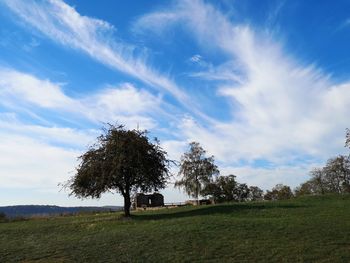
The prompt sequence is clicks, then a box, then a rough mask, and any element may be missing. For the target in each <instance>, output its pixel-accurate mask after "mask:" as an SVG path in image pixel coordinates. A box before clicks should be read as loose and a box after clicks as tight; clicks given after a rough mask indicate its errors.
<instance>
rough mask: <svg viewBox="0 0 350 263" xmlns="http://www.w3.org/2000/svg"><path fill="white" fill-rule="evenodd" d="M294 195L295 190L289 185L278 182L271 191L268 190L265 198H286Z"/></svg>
mask: <svg viewBox="0 0 350 263" xmlns="http://www.w3.org/2000/svg"><path fill="white" fill-rule="evenodd" d="M292 197H293V192H292V190H291V189H290V187H289V186H288V185H283V184H276V186H275V187H273V188H272V190H271V191H266V194H265V195H264V199H265V200H285V199H290V198H292Z"/></svg>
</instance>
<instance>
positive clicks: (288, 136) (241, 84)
mask: <svg viewBox="0 0 350 263" xmlns="http://www.w3.org/2000/svg"><path fill="white" fill-rule="evenodd" d="M169 10H170V11H169ZM167 17H171V20H169V19H167ZM163 18H164V20H165V21H162V19H163ZM154 24H157V25H158V26H156V27H153V25H154ZM180 24H181V28H186V29H187V30H189V31H190V32H191V35H192V36H193V37H194V38H195V40H196V41H197V42H198V44H199V45H201V46H202V49H203V51H205V50H206V49H212V50H219V51H220V52H222V53H225V54H226V57H227V61H226V62H225V63H224V64H222V65H220V66H219V67H217V68H215V67H212V68H209V70H208V71H204V72H199V73H197V74H196V73H193V74H192V75H193V76H196V77H203V78H204V79H209V80H214V79H215V78H213V75H215V73H216V72H222V71H221V69H222V68H224V69H225V74H222V75H219V77H217V78H216V79H215V80H225V83H224V84H222V82H221V83H220V82H219V83H218V82H216V83H214V84H213V85H215V84H216V88H217V90H218V93H219V94H220V95H221V96H223V97H224V98H226V99H228V101H229V102H230V103H231V107H232V112H231V116H232V120H231V121H227V122H220V121H216V122H214V123H212V124H210V125H206V124H203V123H198V122H196V121H195V119H193V118H185V119H184V120H183V123H182V125H181V128H182V131H183V134H184V136H185V137H186V138H187V140H196V141H199V142H201V144H202V145H203V146H204V148H206V149H208V152H209V153H210V154H214V155H215V156H216V157H217V159H218V160H220V161H222V162H224V164H226V165H228V164H236V165H237V166H239V162H240V161H241V160H245V161H248V162H253V161H254V160H256V159H266V160H269V161H271V162H273V163H274V164H276V165H280V166H281V167H282V166H283V167H286V168H285V171H286V170H288V169H289V170H290V171H291V172H290V173H289V174H290V176H292V174H293V173H292V171H293V169H292V168H291V167H289V166H286V165H285V164H287V163H290V162H299V163H300V162H302V161H301V160H300V159H301V158H306V157H305V156H307V157H308V158H311V159H314V160H316V161H318V160H325V159H326V158H328V157H329V156H331V155H333V154H336V153H339V152H341V151H342V150H343V145H344V130H345V128H346V127H347V126H349V119H348V116H349V114H350V108H349V107H348V102H349V101H350V83H343V84H337V83H335V82H334V81H333V80H332V78H331V76H329V75H328V74H326V73H324V72H322V70H320V69H318V68H317V66H314V65H306V64H304V63H302V62H300V61H298V60H297V59H296V58H294V57H293V56H291V55H289V54H288V53H287V52H286V51H285V50H284V49H283V46H282V44H281V43H279V42H278V41H276V40H275V39H276V38H275V37H274V36H273V35H271V34H270V33H269V31H268V30H266V31H263V32H262V31H259V32H258V31H255V30H254V28H253V27H252V26H248V25H243V24H238V23H236V24H235V23H232V22H231V21H230V20H229V19H228V18H227V17H226V16H225V15H224V14H222V13H221V12H220V11H218V10H216V9H215V8H214V7H213V6H211V5H209V4H205V3H204V2H203V1H177V2H175V3H174V5H173V6H172V8H168V9H167V10H166V11H163V12H162V11H156V12H154V13H150V14H146V15H145V16H143V17H141V18H140V19H139V21H138V22H136V24H135V26H137V27H138V30H142V29H144V30H148V31H149V30H154V31H157V32H156V33H159V32H165V31H166V29H167V28H168V27H170V26H176V25H180ZM303 171H304V172H305V170H303ZM257 176H258V177H261V178H264V180H261V182H263V181H266V182H267V181H268V180H269V177H268V175H267V173H262V174H261V175H257ZM281 178H283V176H282V175H281ZM287 180H288V181H290V182H291V181H292V180H293V178H289V179H287ZM276 181H278V180H276ZM288 181H287V182H288ZM265 184H267V183H265Z"/></svg>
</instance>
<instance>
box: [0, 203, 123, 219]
mask: <svg viewBox="0 0 350 263" xmlns="http://www.w3.org/2000/svg"><path fill="white" fill-rule="evenodd" d="M121 209H123V207H121V206H103V207H98V206H77V207H61V206H55V205H15V206H0V212H3V213H5V214H6V216H7V217H19V216H22V217H32V216H47V215H60V214H76V213H78V212H108V211H119V210H121Z"/></svg>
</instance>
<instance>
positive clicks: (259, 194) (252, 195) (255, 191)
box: [248, 186, 264, 201]
mask: <svg viewBox="0 0 350 263" xmlns="http://www.w3.org/2000/svg"><path fill="white" fill-rule="evenodd" d="M263 195H264V191H263V190H262V189H260V188H259V187H257V186H250V187H249V197H248V198H249V200H250V201H261V200H262V199H263Z"/></svg>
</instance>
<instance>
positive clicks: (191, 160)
mask: <svg viewBox="0 0 350 263" xmlns="http://www.w3.org/2000/svg"><path fill="white" fill-rule="evenodd" d="M189 146H190V149H189V151H188V152H186V153H185V154H184V155H183V156H182V157H181V161H180V171H179V176H182V179H181V180H179V181H177V182H176V183H175V187H179V188H181V187H183V188H184V189H185V191H186V193H187V194H188V195H189V196H192V197H195V198H196V200H197V203H198V197H199V195H200V193H201V192H202V190H203V189H204V187H205V186H206V185H207V184H209V183H210V182H211V181H212V177H213V175H217V174H218V173H219V170H218V168H217V166H216V165H215V164H214V156H210V157H206V156H205V154H206V152H205V150H204V149H203V148H202V147H201V146H200V144H199V143H198V142H191V143H190V144H189Z"/></svg>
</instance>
